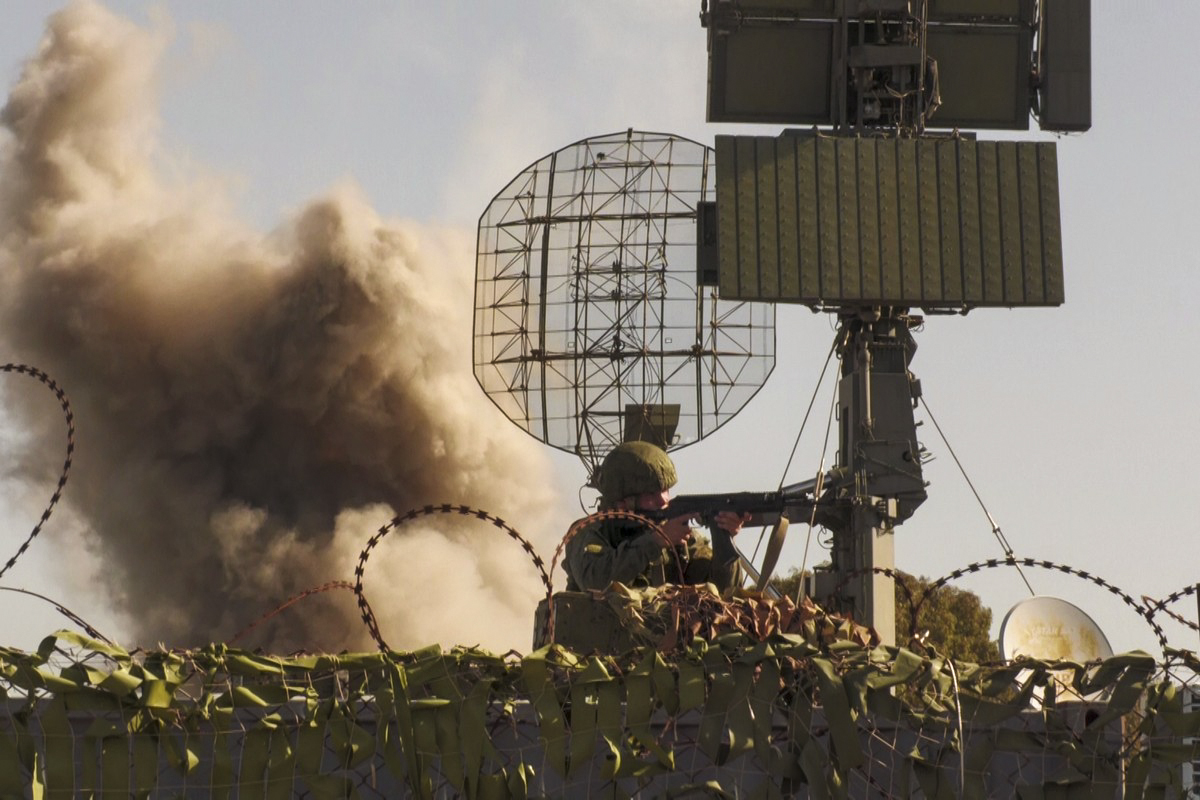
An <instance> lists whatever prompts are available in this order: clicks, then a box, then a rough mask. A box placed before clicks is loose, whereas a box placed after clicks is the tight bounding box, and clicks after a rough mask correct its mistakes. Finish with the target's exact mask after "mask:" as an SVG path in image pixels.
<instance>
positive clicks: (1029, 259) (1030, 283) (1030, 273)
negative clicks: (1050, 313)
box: [1017, 147, 1046, 303]
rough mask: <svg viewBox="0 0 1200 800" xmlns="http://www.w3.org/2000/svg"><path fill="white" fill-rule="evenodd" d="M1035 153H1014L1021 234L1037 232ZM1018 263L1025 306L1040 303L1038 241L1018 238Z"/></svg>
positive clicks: (1038, 206) (1042, 272)
mask: <svg viewBox="0 0 1200 800" xmlns="http://www.w3.org/2000/svg"><path fill="white" fill-rule="evenodd" d="M1037 168H1038V163H1037V152H1036V151H1034V150H1033V149H1031V148H1028V147H1025V148H1022V149H1020V150H1018V151H1017V179H1018V180H1019V181H1020V183H1021V230H1022V231H1023V232H1024V231H1032V230H1038V229H1039V225H1038V221H1039V220H1040V219H1041V192H1040V191H1039V189H1038V175H1037ZM1021 260H1022V261H1023V262H1024V265H1025V268H1024V270H1023V272H1024V274H1025V302H1027V303H1041V302H1043V301H1044V300H1045V297H1046V277H1045V269H1044V268H1043V266H1042V237H1041V235H1040V231H1039V235H1037V236H1026V235H1022V236H1021Z"/></svg>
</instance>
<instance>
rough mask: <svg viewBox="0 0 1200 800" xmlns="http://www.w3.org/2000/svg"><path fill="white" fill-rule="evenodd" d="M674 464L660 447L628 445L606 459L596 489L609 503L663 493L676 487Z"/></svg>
mask: <svg viewBox="0 0 1200 800" xmlns="http://www.w3.org/2000/svg"><path fill="white" fill-rule="evenodd" d="M677 480H678V478H677V477H676V475H675V465H674V464H673V463H671V457H670V456H668V455H667V454H666V451H664V450H663V449H662V448H661V447H658V446H657V445H653V444H650V443H649V442H640V441H639V442H625V443H623V444H619V445H617V446H616V447H614V448H613V449H612V450H611V451H609V453H608V455H607V456H605V457H604V462H603V463H602V464H600V470H599V472H598V473H597V475H596V488H597V489H599V490H600V496H601V497H602V498H603V499H604V500H605V501H606V502H609V503H615V502H617V501H618V500H621V499H623V498H626V497H632V496H634V495H639V494H647V493H650V492H661V491H664V490H666V489H670V488H671V487H672V486H674V485H675V482H676V481H677Z"/></svg>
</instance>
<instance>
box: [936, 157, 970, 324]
mask: <svg viewBox="0 0 1200 800" xmlns="http://www.w3.org/2000/svg"><path fill="white" fill-rule="evenodd" d="M936 147H937V159H938V163H937V177H938V219H939V221H940V223H941V231H940V232H941V240H942V264H943V269H942V297H943V298H944V299H945V300H947V301H948V302H952V303H953V302H958V303H961V302H963V300H964V297H963V275H962V274H963V259H962V218H961V215H960V214H959V205H960V203H959V200H960V198H959V193H958V150H959V147H958V140H956V139H942V140H941V141H938V142H936Z"/></svg>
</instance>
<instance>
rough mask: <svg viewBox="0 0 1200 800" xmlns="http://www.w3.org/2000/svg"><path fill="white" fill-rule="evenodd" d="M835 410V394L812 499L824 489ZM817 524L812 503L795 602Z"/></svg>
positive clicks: (815, 511)
mask: <svg viewBox="0 0 1200 800" xmlns="http://www.w3.org/2000/svg"><path fill="white" fill-rule="evenodd" d="M835 408H837V392H834V393H833V398H832V399H831V400H830V401H829V416H828V417H827V418H826V420H825V441H824V442H822V444H821V463H820V465H819V466H818V467H817V485H816V486H814V487H813V499H814V500H816V499H817V498H818V497H820V496H821V492H822V491H823V490H824V489H825V454H826V453H827V452H829V435H830V433H831V432H832V430H833V412H834V409H835ZM816 522H817V504H816V503H813V509H812V513H811V514H810V515H809V517H808V533H807V534H806V535H805V537H804V556H803V557H802V558H801V559H800V575H801V579H800V586H798V587H797V588H796V602H797V603H799V602H800V587H802V586H803V585H804V578H803V576H804V570H805V569H807V567H808V548H809V545H811V544H812V535H813V527H814V526H815V525H816Z"/></svg>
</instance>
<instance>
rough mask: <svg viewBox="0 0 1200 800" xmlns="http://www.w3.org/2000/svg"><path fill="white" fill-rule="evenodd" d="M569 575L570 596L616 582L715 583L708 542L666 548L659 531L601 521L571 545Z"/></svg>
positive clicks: (633, 523)
mask: <svg viewBox="0 0 1200 800" xmlns="http://www.w3.org/2000/svg"><path fill="white" fill-rule="evenodd" d="M566 570H567V591H570V592H578V591H581V590H583V589H605V588H607V587H608V585H609V584H610V583H613V582H616V583H623V584H625V585H626V586H630V587H634V588H642V587H647V586H662V585H663V584H664V583H706V582H708V581H709V580H713V579H714V575H713V569H712V548H711V547H709V546H708V543H707V542H697V541H692V542H689V543H688V544H687V546H686V547H683V546H679V547H666V546H664V545H663V543H662V541H661V540H659V539H658V538H657V537H656V536H655V535H654V531H653V529H651V528H649V527H647V526H645V525H643V524H641V523H640V522H638V521H637V520H624V519H606V520H600V521H598V522H595V523H593V524H591V525H589V526H588V527H586V528H584V529H583V530H581V531H580V532H579V533H577V534H575V537H574V538H572V539H571V541H570V542H568V543H567V561H566ZM714 582H715V581H714ZM720 588H722V589H724V588H725V586H720Z"/></svg>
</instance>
